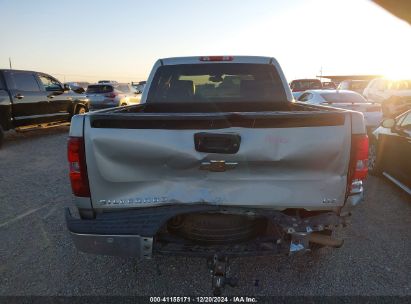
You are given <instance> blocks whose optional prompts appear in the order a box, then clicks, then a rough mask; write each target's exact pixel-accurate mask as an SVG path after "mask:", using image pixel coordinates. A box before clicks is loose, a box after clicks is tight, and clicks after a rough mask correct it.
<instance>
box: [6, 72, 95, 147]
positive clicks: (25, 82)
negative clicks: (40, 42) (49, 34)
mask: <svg viewBox="0 0 411 304" xmlns="http://www.w3.org/2000/svg"><path fill="white" fill-rule="evenodd" d="M87 110H88V100H87V99H86V97H85V95H83V94H77V93H75V92H73V91H71V90H70V89H69V88H68V86H64V85H63V84H62V83H60V82H59V81H58V80H57V79H56V78H54V77H52V76H50V75H47V74H45V73H40V72H33V71H21V70H9V69H7V70H0V146H1V143H2V138H3V131H7V130H10V129H16V128H20V129H21V128H27V127H29V128H31V127H32V126H37V125H39V124H47V123H61V122H68V121H70V119H71V117H72V116H73V115H74V114H81V113H84V112H86V111H87Z"/></svg>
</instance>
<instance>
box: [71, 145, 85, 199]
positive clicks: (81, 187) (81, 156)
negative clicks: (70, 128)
mask: <svg viewBox="0 0 411 304" xmlns="http://www.w3.org/2000/svg"><path fill="white" fill-rule="evenodd" d="M67 157H68V161H69V166H70V182H71V189H72V190H73V194H74V195H75V196H80V197H90V188H89V184H88V178H87V167H86V154H85V150H84V139H83V138H82V137H69V140H68V143H67Z"/></svg>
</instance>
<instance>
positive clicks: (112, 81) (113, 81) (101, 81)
mask: <svg viewBox="0 0 411 304" xmlns="http://www.w3.org/2000/svg"><path fill="white" fill-rule="evenodd" d="M97 83H111V84H118V82H117V81H115V80H99V81H98V82H97Z"/></svg>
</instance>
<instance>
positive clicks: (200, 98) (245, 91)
mask: <svg viewBox="0 0 411 304" xmlns="http://www.w3.org/2000/svg"><path fill="white" fill-rule="evenodd" d="M285 100H287V97H286V93H285V90H284V86H283V83H282V80H281V78H280V76H279V74H278V72H277V70H276V69H275V67H274V66H273V65H269V64H245V63H207V64H180V65H166V66H161V67H159V68H158V69H157V71H156V74H155V76H154V79H153V81H152V83H151V85H150V90H149V92H148V98H147V102H220V101H221V102H225V101H229V102H231V101H240V102H241V101H248V102H256V101H281V102H284V101H285Z"/></svg>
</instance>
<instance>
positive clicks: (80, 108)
mask: <svg viewBox="0 0 411 304" xmlns="http://www.w3.org/2000/svg"><path fill="white" fill-rule="evenodd" d="M86 112H87V108H86V107H85V106H77V108H76V114H84V113H86Z"/></svg>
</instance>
